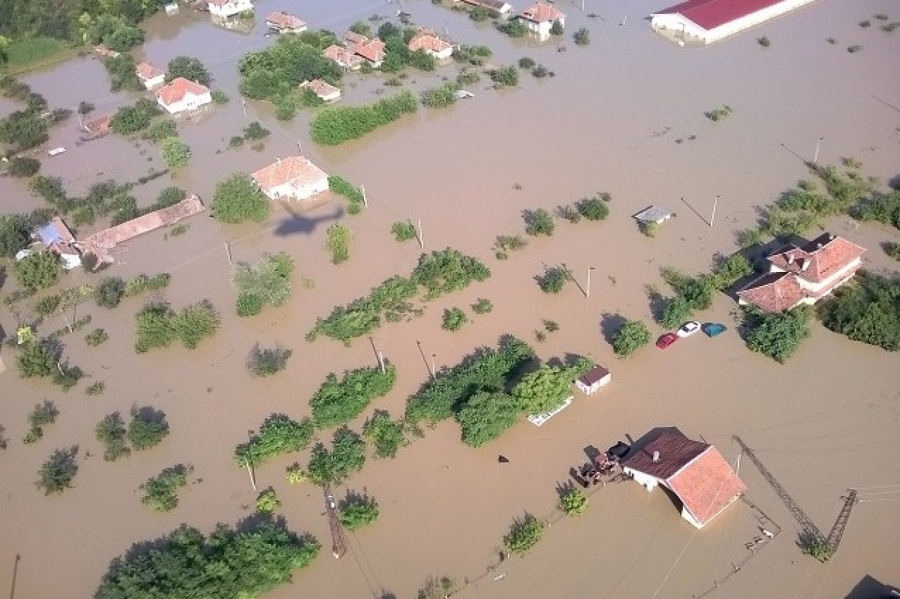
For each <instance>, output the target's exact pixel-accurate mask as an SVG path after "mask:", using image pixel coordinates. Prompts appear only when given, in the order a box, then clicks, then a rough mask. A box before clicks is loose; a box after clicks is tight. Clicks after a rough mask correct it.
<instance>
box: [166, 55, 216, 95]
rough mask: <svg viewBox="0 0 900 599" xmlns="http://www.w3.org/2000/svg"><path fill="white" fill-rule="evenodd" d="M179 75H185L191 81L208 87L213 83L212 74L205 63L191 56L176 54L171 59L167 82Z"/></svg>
mask: <svg viewBox="0 0 900 599" xmlns="http://www.w3.org/2000/svg"><path fill="white" fill-rule="evenodd" d="M179 77H184V78H185V79H188V80H189V81H194V82H196V83H199V84H200V85H205V86H206V87H209V85H210V84H211V83H212V76H210V74H209V71H207V70H206V67H205V66H203V63H202V62H200V60H199V59H197V58H193V57H191V56H176V57H175V58H173V59H172V60H170V61H169V68H168V69H167V71H166V83H168V82H170V81H173V80H175V79H177V78H179Z"/></svg>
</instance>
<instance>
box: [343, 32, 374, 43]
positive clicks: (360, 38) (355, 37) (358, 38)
mask: <svg viewBox="0 0 900 599" xmlns="http://www.w3.org/2000/svg"><path fill="white" fill-rule="evenodd" d="M344 39H345V40H346V41H348V42H350V43H351V44H360V43H362V42H367V41H369V38H367V37H366V36H364V35H363V34H361V33H356V32H355V31H348V32H347V33H345V34H344Z"/></svg>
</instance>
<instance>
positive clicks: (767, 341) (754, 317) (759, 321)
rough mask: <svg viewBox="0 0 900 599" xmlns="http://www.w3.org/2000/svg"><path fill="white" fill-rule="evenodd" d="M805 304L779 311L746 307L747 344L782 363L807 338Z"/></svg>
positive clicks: (806, 307) (807, 309)
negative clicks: (776, 312) (764, 310)
mask: <svg viewBox="0 0 900 599" xmlns="http://www.w3.org/2000/svg"><path fill="white" fill-rule="evenodd" d="M810 313H811V310H810V308H809V306H798V307H796V308H793V309H792V310H789V311H787V312H783V313H780V314H769V313H767V312H762V311H759V310H748V311H747V316H748V325H749V326H750V333H749V334H748V335H747V338H746V339H747V347H748V348H750V350H752V351H755V352H759V353H761V354H763V355H765V356H769V357H770V358H772V359H773V360H775V361H776V362H778V363H780V364H784V363H785V362H786V361H787V359H788V358H790V357H791V355H793V353H794V352H795V351H796V350H797V348H798V347H799V346H800V343H801V342H802V341H803V340H804V339H806V338H807V337H809V316H810Z"/></svg>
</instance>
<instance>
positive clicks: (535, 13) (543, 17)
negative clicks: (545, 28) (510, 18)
mask: <svg viewBox="0 0 900 599" xmlns="http://www.w3.org/2000/svg"><path fill="white" fill-rule="evenodd" d="M519 16H520V17H522V18H523V19H528V20H529V21H534V22H535V23H546V22H547V21H558V20H560V19H565V18H566V14H565V13H563V12H560V11H559V10H557V9H556V7H554V6H550V5H549V4H544V3H543V2H538V3H537V4H535V5H534V6H532V7H531V8H526V9H525V10H523V11H522V12H521V13H519Z"/></svg>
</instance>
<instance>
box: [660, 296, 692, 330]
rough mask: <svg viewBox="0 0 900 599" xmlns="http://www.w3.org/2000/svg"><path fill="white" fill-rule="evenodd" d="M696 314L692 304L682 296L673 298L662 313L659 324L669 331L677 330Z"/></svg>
mask: <svg viewBox="0 0 900 599" xmlns="http://www.w3.org/2000/svg"><path fill="white" fill-rule="evenodd" d="M693 314H694V308H693V307H692V306H691V304H690V302H688V300H687V299H685V298H684V297H683V296H681V295H676V296H675V297H674V298H672V299H671V300H670V301H669V303H667V304H666V307H665V308H664V309H663V311H662V315H661V316H660V318H659V324H661V325H662V326H664V327H666V328H667V329H677V328H678V327H680V326H681V325H682V323H684V322H685V321H686V320H689V319H690V317H691V316H692V315H693Z"/></svg>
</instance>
